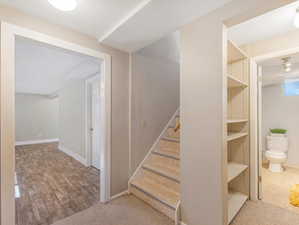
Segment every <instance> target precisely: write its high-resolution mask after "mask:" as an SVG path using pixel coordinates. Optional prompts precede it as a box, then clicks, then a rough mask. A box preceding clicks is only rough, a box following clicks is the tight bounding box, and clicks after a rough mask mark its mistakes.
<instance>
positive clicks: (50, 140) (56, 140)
mask: <svg viewBox="0 0 299 225" xmlns="http://www.w3.org/2000/svg"><path fill="white" fill-rule="evenodd" d="M53 142H59V139H58V138H55V139H44V140H34V141H16V143H15V146H21V145H35V144H46V143H53Z"/></svg>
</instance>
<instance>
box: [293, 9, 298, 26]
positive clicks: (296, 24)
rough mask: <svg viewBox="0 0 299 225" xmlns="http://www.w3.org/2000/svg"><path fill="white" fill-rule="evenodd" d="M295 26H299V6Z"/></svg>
mask: <svg viewBox="0 0 299 225" xmlns="http://www.w3.org/2000/svg"><path fill="white" fill-rule="evenodd" d="M294 26H295V27H297V28H299V8H298V9H296V14H295V18H294Z"/></svg>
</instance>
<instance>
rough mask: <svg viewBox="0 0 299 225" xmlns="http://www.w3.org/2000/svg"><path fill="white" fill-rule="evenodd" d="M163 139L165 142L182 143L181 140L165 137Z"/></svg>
mask: <svg viewBox="0 0 299 225" xmlns="http://www.w3.org/2000/svg"><path fill="white" fill-rule="evenodd" d="M161 139H162V140H164V141H170V142H176V143H180V139H179V138H170V137H163V138H161Z"/></svg>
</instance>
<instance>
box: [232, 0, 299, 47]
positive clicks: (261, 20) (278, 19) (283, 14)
mask: <svg viewBox="0 0 299 225" xmlns="http://www.w3.org/2000/svg"><path fill="white" fill-rule="evenodd" d="M298 7H299V1H297V2H295V3H292V4H290V5H287V6H285V7H282V8H279V9H276V10H274V11H271V12H269V13H266V14H264V15H262V16H259V17H256V18H253V19H251V20H249V21H246V22H244V23H242V24H239V25H236V26H234V27H232V28H230V29H229V31H228V36H229V39H231V40H232V41H234V42H235V43H236V44H238V45H242V44H248V43H252V42H255V41H259V40H266V39H268V38H271V37H274V36H278V35H282V34H285V33H287V32H290V31H294V30H296V29H297V28H296V27H295V26H294V25H293V21H294V16H295V12H296V9H297V8H298Z"/></svg>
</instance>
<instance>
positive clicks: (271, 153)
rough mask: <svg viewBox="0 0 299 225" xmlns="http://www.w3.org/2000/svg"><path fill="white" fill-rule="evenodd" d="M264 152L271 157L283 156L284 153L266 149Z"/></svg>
mask: <svg viewBox="0 0 299 225" xmlns="http://www.w3.org/2000/svg"><path fill="white" fill-rule="evenodd" d="M266 154H268V155H269V156H272V157H285V156H286V154H285V153H284V152H275V151H266Z"/></svg>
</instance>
